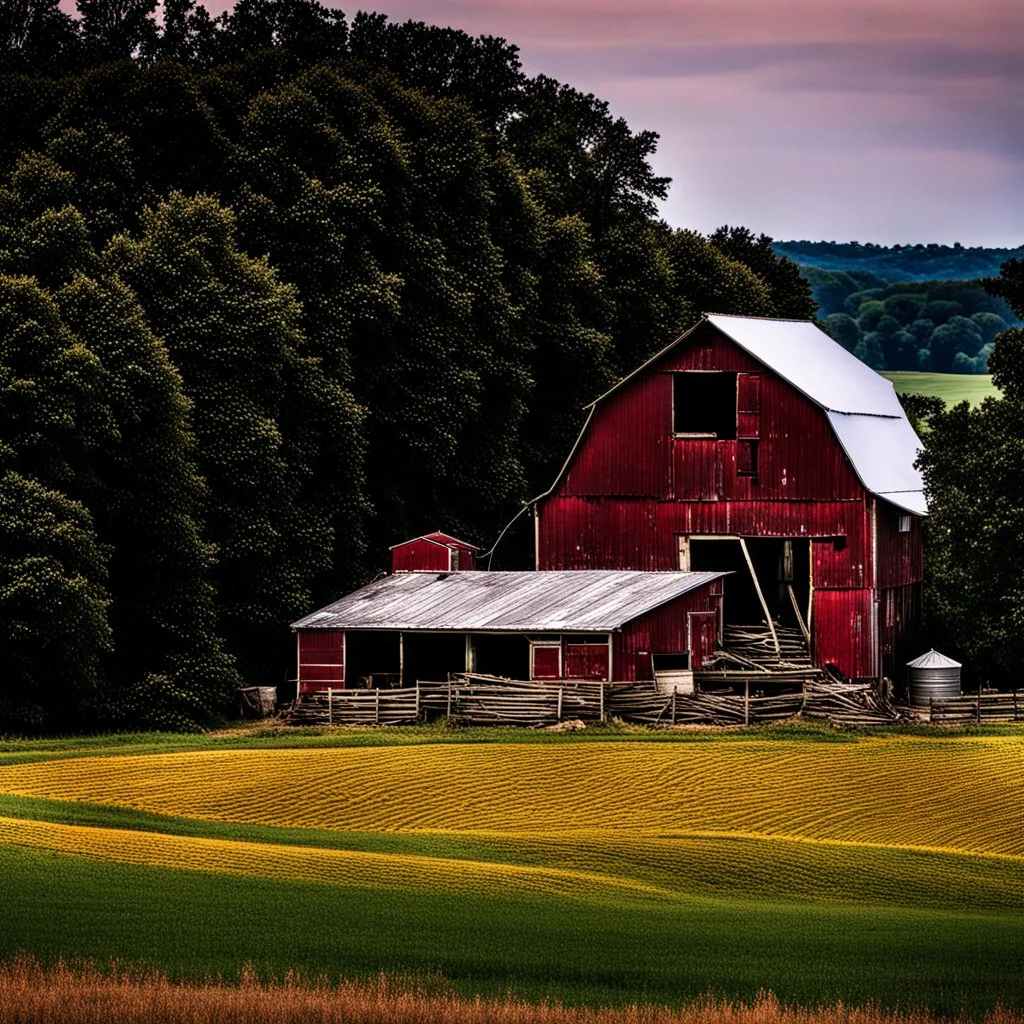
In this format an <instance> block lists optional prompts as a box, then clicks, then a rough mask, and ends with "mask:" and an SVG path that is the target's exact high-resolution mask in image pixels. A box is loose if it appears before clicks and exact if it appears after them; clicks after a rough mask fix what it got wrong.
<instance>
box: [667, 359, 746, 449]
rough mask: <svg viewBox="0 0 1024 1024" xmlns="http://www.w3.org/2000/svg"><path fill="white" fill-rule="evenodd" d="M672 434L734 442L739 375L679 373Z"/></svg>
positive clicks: (674, 400) (674, 382) (675, 391)
mask: <svg viewBox="0 0 1024 1024" xmlns="http://www.w3.org/2000/svg"><path fill="white" fill-rule="evenodd" d="M672 432H673V433H674V434H689V435H691V436H697V437H714V438H717V439H718V440H719V441H731V440H734V439H735V437H736V374H735V373H697V372H692V371H691V372H689V373H677V374H675V375H674V377H673V384H672Z"/></svg>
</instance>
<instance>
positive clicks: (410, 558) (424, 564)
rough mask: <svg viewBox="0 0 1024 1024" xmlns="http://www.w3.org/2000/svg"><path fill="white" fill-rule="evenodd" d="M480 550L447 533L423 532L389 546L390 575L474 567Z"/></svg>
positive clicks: (454, 570) (463, 569)
mask: <svg viewBox="0 0 1024 1024" xmlns="http://www.w3.org/2000/svg"><path fill="white" fill-rule="evenodd" d="M479 550H480V549H479V548H478V547H477V546H476V545H475V544H470V543H469V542H468V541H464V540H459V539H458V538H457V537H452V536H451V535H450V534H447V533H441V532H440V531H436V532H435V533H427V534H424V535H423V536H422V537H413V539H412V540H406V541H403V542H402V543H401V544H393V545H392V546H391V571H392V572H459V571H465V570H467V569H475V568H476V553H477V551H479Z"/></svg>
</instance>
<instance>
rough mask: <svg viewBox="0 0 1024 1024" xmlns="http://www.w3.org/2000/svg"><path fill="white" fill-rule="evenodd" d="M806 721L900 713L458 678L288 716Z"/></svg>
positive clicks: (852, 720)
mask: <svg viewBox="0 0 1024 1024" xmlns="http://www.w3.org/2000/svg"><path fill="white" fill-rule="evenodd" d="M801 712H803V713H806V714H812V715H816V716H819V717H823V718H828V719H829V720H831V721H835V722H840V723H843V724H850V725H875V724H885V723H891V722H894V721H897V720H898V719H899V717H900V713H899V712H898V711H897V709H895V708H894V707H892V705H891V704H889V703H888V702H886V701H884V700H883V699H881V698H879V697H878V695H877V694H875V693H874V691H873V690H871V689H870V688H869V687H865V686H855V685H846V684H838V683H835V684H834V683H817V684H813V685H808V686H807V687H806V688H805V689H804V691H803V692H800V693H786V694H778V695H770V696H758V695H753V696H751V695H749V694H748V695H733V694H716V693H696V694H681V693H674V692H673V693H664V692H661V691H659V690H657V689H656V688H655V687H654V686H653V684H651V683H593V682H588V681H585V680H580V681H571V680H566V681H563V682H562V683H561V684H553V683H538V682H526V681H521V680H508V679H500V678H498V677H494V676H482V675H458V676H453V677H452V678H451V679H450V680H446V681H443V682H429V681H420V682H419V683H417V684H416V686H414V687H405V688H402V689H390V690H389V689H377V690H327V691H322V692H320V693H314V694H304V695H302V697H301V698H300V699H299V700H297V701H296V703H295V705H294V706H293V707H292V709H291V710H290V711H289V712H288V713H287V715H286V720H287V721H289V722H291V723H294V724H319V725H330V724H335V725H342V724H346V725H404V724H409V723H412V722H415V721H419V720H421V719H430V718H447V719H448V720H449V721H451V722H454V723H457V724H460V725H518V726H528V727H538V726H549V725H556V724H558V723H560V722H566V721H582V722H584V723H595V722H604V721H608V720H609V719H612V718H614V719H618V720H621V721H624V722H634V723H637V724H644V725H661V726H672V725H755V724H758V723H765V722H774V721H778V720H780V719H783V718H789V717H791V716H793V715H796V714H799V713H801Z"/></svg>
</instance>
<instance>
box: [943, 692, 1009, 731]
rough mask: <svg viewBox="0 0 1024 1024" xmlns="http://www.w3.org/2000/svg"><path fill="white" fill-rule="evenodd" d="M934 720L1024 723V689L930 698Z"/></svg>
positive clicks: (951, 723)
mask: <svg viewBox="0 0 1024 1024" xmlns="http://www.w3.org/2000/svg"><path fill="white" fill-rule="evenodd" d="M931 720H932V722H934V723H938V724H949V725H970V724H971V723H972V722H973V723H975V724H976V725H981V724H983V723H985V722H1024V690H1013V691H1011V692H1009V693H976V694H973V695H965V696H962V697H940V698H939V699H935V698H934V697H933V698H932V700H931Z"/></svg>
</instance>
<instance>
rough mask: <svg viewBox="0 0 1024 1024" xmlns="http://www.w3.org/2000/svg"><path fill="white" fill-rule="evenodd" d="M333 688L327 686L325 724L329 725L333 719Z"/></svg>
mask: <svg viewBox="0 0 1024 1024" xmlns="http://www.w3.org/2000/svg"><path fill="white" fill-rule="evenodd" d="M333 715H334V689H333V687H330V686H328V687H327V724H328V725H331V724H332V723H333V721H334V718H333Z"/></svg>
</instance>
